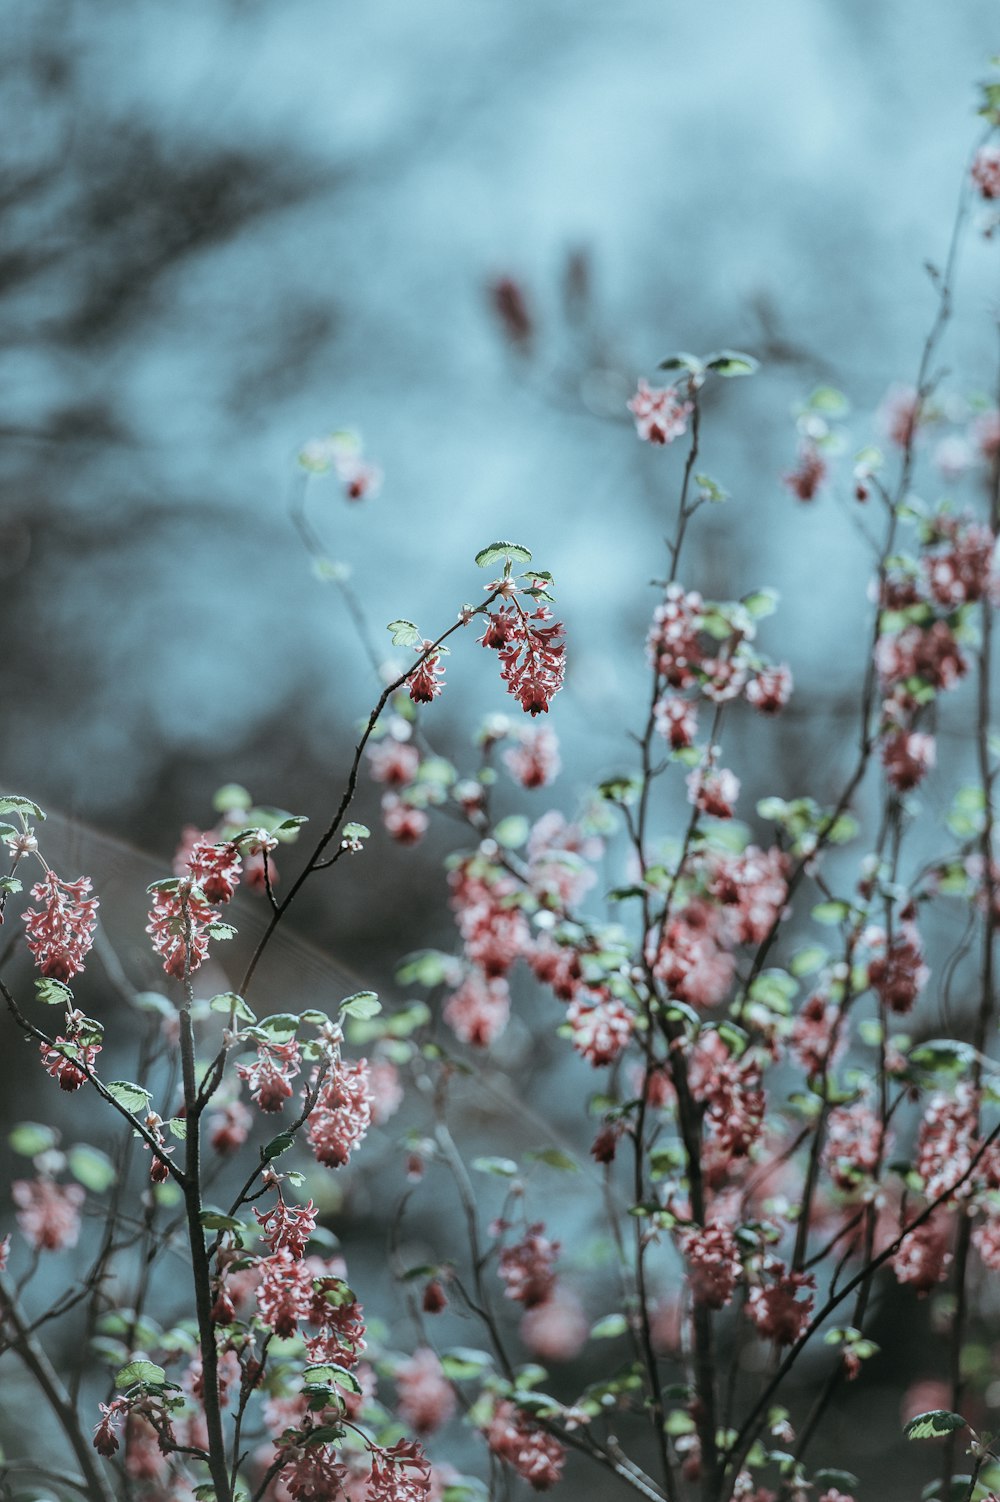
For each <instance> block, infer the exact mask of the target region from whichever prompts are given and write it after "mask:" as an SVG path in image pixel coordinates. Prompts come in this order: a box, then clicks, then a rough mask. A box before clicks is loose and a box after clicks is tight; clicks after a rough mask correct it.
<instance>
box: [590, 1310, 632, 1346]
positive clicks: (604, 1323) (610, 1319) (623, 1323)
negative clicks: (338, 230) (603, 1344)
mask: <svg viewBox="0 0 1000 1502" xmlns="http://www.w3.org/2000/svg"><path fill="white" fill-rule="evenodd" d="M627 1331H628V1321H627V1319H626V1318H625V1316H624V1314H606V1315H605V1316H604V1318H603V1319H599V1320H598V1321H597V1324H596V1325H592V1326H591V1330H590V1338H591V1340H614V1339H616V1338H617V1337H618V1336H619V1335H625V1334H626V1333H627Z"/></svg>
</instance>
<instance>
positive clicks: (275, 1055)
mask: <svg viewBox="0 0 1000 1502" xmlns="http://www.w3.org/2000/svg"><path fill="white" fill-rule="evenodd" d="M299 1062H300V1057H299V1045H298V1044H297V1043H296V1041H295V1039H294V1038H291V1039H289V1041H288V1042H287V1043H259V1044H258V1045H257V1060H256V1063H254V1064H237V1066H236V1072H237V1074H238V1075H239V1076H240V1078H241V1079H244V1080H246V1081H247V1083H248V1084H249V1086H250V1095H251V1097H252V1099H253V1100H255V1101H256V1103H257V1105H258V1106H259V1107H260V1109H261V1110H262V1111H280V1110H282V1109H283V1107H284V1104H285V1101H286V1100H288V1099H290V1097H291V1094H292V1086H291V1081H292V1080H293V1079H294V1078H295V1076H296V1075H297V1074H298V1072H299Z"/></svg>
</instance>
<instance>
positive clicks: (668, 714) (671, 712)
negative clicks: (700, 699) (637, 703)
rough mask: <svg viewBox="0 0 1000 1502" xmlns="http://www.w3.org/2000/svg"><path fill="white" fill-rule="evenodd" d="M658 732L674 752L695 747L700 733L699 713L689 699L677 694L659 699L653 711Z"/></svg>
mask: <svg viewBox="0 0 1000 1502" xmlns="http://www.w3.org/2000/svg"><path fill="white" fill-rule="evenodd" d="M653 719H654V723H655V725H656V729H657V732H658V733H659V734H660V735H662V736H663V739H664V740H665V741H666V742H667V744H668V745H669V746H670V748H671V750H672V751H684V750H686V749H687V748H688V747H689V746H693V745H694V738H695V736H696V735H697V733H698V711H697V710H696V709H695V707H694V705H693V704H689V703H688V701H687V699H682V698H680V696H679V695H677V694H667V695H665V697H664V698H662V699H658V700H657V702H656V705H655V706H654V709H653Z"/></svg>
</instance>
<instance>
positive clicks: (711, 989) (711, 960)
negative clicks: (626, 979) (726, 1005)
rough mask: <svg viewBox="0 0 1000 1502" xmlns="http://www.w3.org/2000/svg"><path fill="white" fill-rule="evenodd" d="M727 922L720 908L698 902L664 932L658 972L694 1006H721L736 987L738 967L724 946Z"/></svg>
mask: <svg viewBox="0 0 1000 1502" xmlns="http://www.w3.org/2000/svg"><path fill="white" fill-rule="evenodd" d="M724 921H725V919H724V915H723V914H722V913H721V912H720V911H719V909H717V908H714V907H713V906H712V905H711V904H710V903H708V902H705V901H704V900H702V899H695V900H694V901H692V902H689V903H688V905H687V906H686V907H685V908H683V909H682V910H681V911H680V912H679V913H677V914H675V916H674V917H673V918H671V919H670V922H669V923H668V924H667V926H666V928H665V929H664V931H663V942H662V944H661V946H660V950H659V953H658V954H657V955H656V958H655V960H654V962H653V970H654V973H655V974H656V975H657V976H658V977H659V979H660V980H662V981H663V982H664V983H665V984H666V986H667V987H668V989H669V990H670V993H671V995H673V996H676V997H677V998H678V999H679V1000H681V1001H686V1002H687V1003H688V1004H689V1005H690V1006H695V1007H713V1006H717V1005H718V1003H719V1002H720V1001H722V1000H723V998H724V997H725V996H726V995H727V994H728V992H729V988H730V986H731V985H732V980H733V974H734V972H735V969H736V965H735V961H734V960H733V957H732V955H731V954H729V953H728V952H727V951H726V949H725V947H724V942H725V935H724V932H723V924H724Z"/></svg>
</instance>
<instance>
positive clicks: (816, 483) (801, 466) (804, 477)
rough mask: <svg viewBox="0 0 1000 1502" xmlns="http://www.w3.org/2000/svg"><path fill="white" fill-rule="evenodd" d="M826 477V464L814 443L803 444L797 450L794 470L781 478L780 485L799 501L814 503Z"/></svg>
mask: <svg viewBox="0 0 1000 1502" xmlns="http://www.w3.org/2000/svg"><path fill="white" fill-rule="evenodd" d="M826 476H827V463H826V460H825V459H824V458H823V455H822V454H821V453H820V451H819V449H818V448H817V447H816V445H815V444H814V443H810V442H808V441H807V442H805V443H803V445H802V447H801V448H800V449H799V457H798V462H797V463H796V465H795V468H794V469H790V470H788V471H787V472H786V473H785V474H783V475H782V477H781V483H782V485H784V487H785V489H786V490H790V491H791V493H792V495H794V496H797V497H798V499H799V500H800V501H814V500H815V499H816V497H817V495H818V494H819V492H820V490H821V489H822V487H823V484H824V482H825V480H826Z"/></svg>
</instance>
